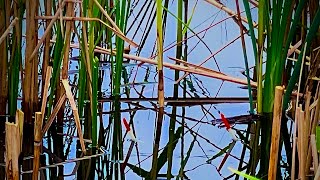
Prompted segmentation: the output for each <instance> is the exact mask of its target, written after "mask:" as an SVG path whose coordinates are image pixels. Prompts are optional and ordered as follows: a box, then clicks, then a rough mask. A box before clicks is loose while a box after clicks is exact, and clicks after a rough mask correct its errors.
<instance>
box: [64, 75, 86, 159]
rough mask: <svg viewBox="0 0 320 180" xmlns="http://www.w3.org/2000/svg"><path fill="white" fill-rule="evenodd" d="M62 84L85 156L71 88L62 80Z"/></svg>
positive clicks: (66, 81) (84, 147)
mask: <svg viewBox="0 0 320 180" xmlns="http://www.w3.org/2000/svg"><path fill="white" fill-rule="evenodd" d="M62 84H63V87H64V89H65V91H66V96H67V98H68V99H69V102H70V105H71V109H72V111H73V116H74V121H75V122H76V126H77V132H78V136H79V139H80V145H81V149H82V152H83V153H84V154H86V146H85V144H84V140H83V134H82V130H81V123H80V118H79V113H78V108H77V105H76V103H75V101H74V98H73V95H72V92H71V88H70V86H69V82H68V80H66V79H62Z"/></svg>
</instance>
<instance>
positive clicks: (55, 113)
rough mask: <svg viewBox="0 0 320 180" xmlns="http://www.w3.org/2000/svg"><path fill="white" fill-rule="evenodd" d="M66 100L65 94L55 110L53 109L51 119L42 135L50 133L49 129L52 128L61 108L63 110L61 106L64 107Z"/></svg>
mask: <svg viewBox="0 0 320 180" xmlns="http://www.w3.org/2000/svg"><path fill="white" fill-rule="evenodd" d="M65 100H66V94H63V95H62V96H61V97H60V98H59V100H58V102H57V104H56V106H55V107H54V109H53V111H52V113H51V115H50V117H49V119H48V120H47V123H46V125H45V126H44V127H43V130H42V135H44V134H45V133H46V132H47V131H48V129H49V128H50V126H51V124H52V122H53V121H54V118H55V117H56V116H57V114H58V112H59V110H60V108H61V106H62V105H63V103H64V101H65Z"/></svg>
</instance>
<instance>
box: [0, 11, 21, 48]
mask: <svg viewBox="0 0 320 180" xmlns="http://www.w3.org/2000/svg"><path fill="white" fill-rule="evenodd" d="M18 20H19V18H17V17H16V18H14V20H13V21H12V22H11V24H10V25H9V27H8V28H7V29H6V30H5V31H4V33H3V34H2V35H1V37H0V44H1V43H2V42H3V41H4V40H5V39H6V37H7V36H8V34H9V33H10V30H11V29H12V28H13V26H15V25H16V23H17V22H18Z"/></svg>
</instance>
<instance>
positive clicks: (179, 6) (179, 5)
mask: <svg viewBox="0 0 320 180" xmlns="http://www.w3.org/2000/svg"><path fill="white" fill-rule="evenodd" d="M177 9H178V12H177V13H178V15H177V17H178V19H182V10H183V3H182V0H178V1H177ZM182 34H183V32H182V21H177V31H176V37H177V42H180V43H178V44H177V47H176V59H181V57H182V43H181V40H182ZM176 64H178V65H179V64H180V63H179V62H178V61H176ZM174 74H175V75H174V79H175V81H177V80H178V79H179V71H178V70H175V73H174ZM178 96H179V86H178V84H174V86H173V98H175V99H177V98H178ZM171 114H172V115H173V117H171V118H170V125H169V142H170V144H169V146H168V169H167V179H171V170H172V158H173V151H174V149H173V146H172V141H173V140H174V131H175V128H176V122H175V116H176V114H177V107H176V106H173V107H172V113H171Z"/></svg>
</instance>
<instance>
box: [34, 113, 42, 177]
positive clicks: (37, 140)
mask: <svg viewBox="0 0 320 180" xmlns="http://www.w3.org/2000/svg"><path fill="white" fill-rule="evenodd" d="M42 122H43V121H42V114H41V112H36V113H35V122H34V157H33V173H32V179H33V180H38V178H39V167H40V150H41V140H42V132H41V129H42Z"/></svg>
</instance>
